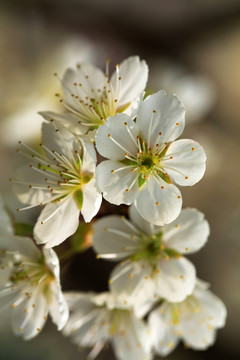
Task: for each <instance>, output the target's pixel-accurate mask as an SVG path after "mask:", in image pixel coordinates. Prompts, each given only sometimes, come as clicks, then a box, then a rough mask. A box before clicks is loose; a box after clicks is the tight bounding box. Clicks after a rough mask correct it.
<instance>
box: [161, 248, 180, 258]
mask: <svg viewBox="0 0 240 360" xmlns="http://www.w3.org/2000/svg"><path fill="white" fill-rule="evenodd" d="M164 254H166V255H167V256H169V257H180V256H181V254H180V253H179V252H178V251H176V250H174V249H171V248H167V249H164Z"/></svg>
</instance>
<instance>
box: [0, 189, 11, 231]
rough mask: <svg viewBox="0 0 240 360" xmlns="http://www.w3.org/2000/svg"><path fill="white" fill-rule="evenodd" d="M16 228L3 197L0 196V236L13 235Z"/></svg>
mask: <svg viewBox="0 0 240 360" xmlns="http://www.w3.org/2000/svg"><path fill="white" fill-rule="evenodd" d="M13 233H14V230H13V226H12V222H11V219H10V216H9V215H8V213H7V211H6V210H5V208H4V203H3V200H2V197H1V196H0V236H1V235H13Z"/></svg>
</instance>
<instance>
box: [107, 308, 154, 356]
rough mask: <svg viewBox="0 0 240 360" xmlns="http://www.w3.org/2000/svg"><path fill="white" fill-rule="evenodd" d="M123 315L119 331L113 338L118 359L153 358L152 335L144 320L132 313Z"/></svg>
mask: <svg viewBox="0 0 240 360" xmlns="http://www.w3.org/2000/svg"><path fill="white" fill-rule="evenodd" d="M121 317H122V318H121V319H120V321H119V324H118V329H119V331H118V332H117V333H116V334H115V335H114V336H113V338H112V342H113V348H114V351H115V353H116V357H117V359H119V360H126V359H127V360H136V359H144V360H150V359H152V354H151V336H150V333H149V331H148V328H147V326H146V325H145V323H144V322H143V320H140V319H137V318H135V317H134V316H133V315H132V314H131V313H126V314H121ZM122 332H123V333H124V334H125V336H123V335H122Z"/></svg>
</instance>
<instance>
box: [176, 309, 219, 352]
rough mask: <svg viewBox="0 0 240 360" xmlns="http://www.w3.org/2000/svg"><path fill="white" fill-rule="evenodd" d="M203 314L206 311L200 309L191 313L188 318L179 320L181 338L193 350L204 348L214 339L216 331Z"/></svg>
mask: <svg viewBox="0 0 240 360" xmlns="http://www.w3.org/2000/svg"><path fill="white" fill-rule="evenodd" d="M205 316H206V313H205V312H204V311H200V312H199V313H198V314H193V315H192V317H191V319H190V320H186V321H181V328H182V332H183V335H182V337H183V340H184V341H185V343H186V344H187V345H188V346H189V347H191V348H193V349H195V350H204V349H206V348H207V347H209V346H210V345H212V344H213V343H214V341H215V337H216V332H215V330H214V328H213V327H212V325H211V324H209V323H208V322H207V319H206V317H205Z"/></svg>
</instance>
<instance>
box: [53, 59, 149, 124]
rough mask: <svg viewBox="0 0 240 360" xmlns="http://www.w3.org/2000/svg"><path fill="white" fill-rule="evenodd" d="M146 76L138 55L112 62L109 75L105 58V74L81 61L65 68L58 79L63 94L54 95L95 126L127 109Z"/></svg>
mask: <svg viewBox="0 0 240 360" xmlns="http://www.w3.org/2000/svg"><path fill="white" fill-rule="evenodd" d="M147 78H148V67H147V64H146V63H145V61H144V60H142V61H140V59H139V57H138V56H132V57H129V58H128V59H126V60H125V61H123V62H122V63H121V64H120V65H116V70H115V72H114V73H113V75H112V76H111V78H110V77H109V61H107V62H106V73H105V74H104V73H103V71H102V70H100V69H98V68H97V67H95V66H94V65H91V64H88V63H85V62H82V63H79V64H78V65H77V68H76V70H73V69H68V70H67V71H66V72H65V74H64V76H63V79H62V80H61V82H62V87H63V90H64V97H63V98H62V97H61V96H60V94H56V95H57V96H59V97H60V102H61V103H62V104H63V105H64V106H65V108H66V109H67V110H69V111H70V112H73V113H74V114H75V115H77V116H78V117H79V119H80V120H81V122H82V123H83V124H86V125H90V126H99V125H102V124H103V123H104V120H106V119H107V118H108V117H109V116H110V115H115V114H116V113H118V112H123V111H125V110H127V109H128V110H129V108H131V106H132V105H134V103H135V102H134V101H136V100H137V98H138V97H139V95H140V94H141V93H142V92H143V90H144V89H145V86H146V83H147Z"/></svg>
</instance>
